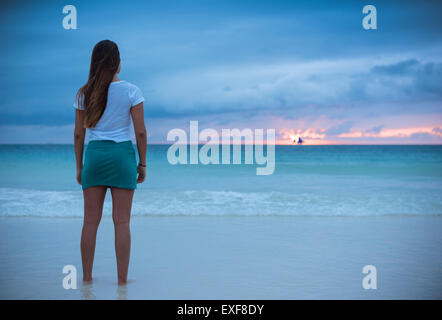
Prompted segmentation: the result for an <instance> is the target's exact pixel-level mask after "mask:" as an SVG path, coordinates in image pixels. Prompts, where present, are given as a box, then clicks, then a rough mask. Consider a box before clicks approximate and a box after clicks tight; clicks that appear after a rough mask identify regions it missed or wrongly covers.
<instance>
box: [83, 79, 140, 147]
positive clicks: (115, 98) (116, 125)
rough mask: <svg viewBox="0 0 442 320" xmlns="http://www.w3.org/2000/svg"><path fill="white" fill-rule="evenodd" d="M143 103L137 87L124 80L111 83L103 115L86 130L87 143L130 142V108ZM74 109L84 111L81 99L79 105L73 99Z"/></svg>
mask: <svg viewBox="0 0 442 320" xmlns="http://www.w3.org/2000/svg"><path fill="white" fill-rule="evenodd" d="M80 98H81V97H80ZM143 101H144V98H143V93H142V92H141V90H140V89H139V88H138V87H137V86H135V85H133V84H131V83H129V82H127V81H124V80H121V81H114V82H111V83H110V85H109V91H108V94H107V104H106V108H105V109H104V112H103V115H102V116H101V118H100V120H98V122H97V124H96V125H95V127H94V128H86V133H87V134H89V141H91V140H113V141H115V142H123V141H128V140H132V139H131V123H132V118H131V115H130V108H131V107H132V106H135V105H137V104H139V103H141V102H143ZM74 108H77V109H80V110H84V106H83V105H82V100H81V99H80V104H79V105H78V104H77V99H75V101H74Z"/></svg>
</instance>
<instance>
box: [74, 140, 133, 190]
mask: <svg viewBox="0 0 442 320" xmlns="http://www.w3.org/2000/svg"><path fill="white" fill-rule="evenodd" d="M81 186H82V188H83V190H84V189H87V188H89V187H93V186H108V187H117V188H123V189H136V188H137V159H136V156H135V149H134V147H133V145H132V141H123V142H115V141H112V140H92V141H89V143H88V145H87V147H86V152H85V158H84V165H83V170H82V172H81Z"/></svg>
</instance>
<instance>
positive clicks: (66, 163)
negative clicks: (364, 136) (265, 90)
mask: <svg viewBox="0 0 442 320" xmlns="http://www.w3.org/2000/svg"><path fill="white" fill-rule="evenodd" d="M168 148H169V146H167V145H149V146H148V159H147V161H148V168H147V176H148V177H147V180H146V182H145V183H144V184H142V185H138V189H137V191H136V193H135V198H134V207H133V214H134V215H141V216H142V215H287V216H291V215H295V216H374V215H380V216H382V215H442V198H441V188H442V146H276V151H275V159H276V166H275V172H274V174H273V175H269V176H257V175H256V168H257V167H258V166H259V165H245V164H242V165H202V164H198V165H191V164H188V165H171V164H169V163H168V161H167V150H168ZM0 175H1V177H2V178H1V180H0V216H44V217H51V216H66V217H70V216H82V214H83V212H82V209H83V203H82V191H81V186H79V185H78V184H77V183H76V181H75V156H74V149H73V145H2V146H0ZM106 214H110V194H108V196H107V198H106V202H105V215H106Z"/></svg>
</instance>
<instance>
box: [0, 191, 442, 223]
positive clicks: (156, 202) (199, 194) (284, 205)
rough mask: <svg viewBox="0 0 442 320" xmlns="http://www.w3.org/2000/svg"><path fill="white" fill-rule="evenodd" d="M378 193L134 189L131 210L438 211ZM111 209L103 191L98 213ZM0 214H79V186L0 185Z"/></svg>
mask: <svg viewBox="0 0 442 320" xmlns="http://www.w3.org/2000/svg"><path fill="white" fill-rule="evenodd" d="M389 200H390V199H389V197H387V196H384V197H383V196H382V195H377V197H376V198H373V197H371V199H369V198H368V197H357V196H353V197H349V196H346V197H343V198H336V195H330V194H327V195H324V194H321V193H308V192H306V193H296V194H295V193H285V192H237V191H214V190H191V191H162V192H160V191H152V190H142V189H139V190H137V191H136V192H135V195H134V201H133V207H132V215H133V216H222V215H229V216H232V215H233V216H361V217H362V216H386V215H388V216H391V215H412V216H413V215H416V216H423V215H442V210H441V208H442V203H441V202H440V198H439V200H438V201H434V199H433V200H431V199H430V200H431V201H430V200H429V199H418V198H415V199H406V198H404V199H402V200H401V199H395V201H394V202H391V201H389ZM111 214H112V202H111V194H110V192H109V191H108V193H107V195H106V199H105V202H104V208H103V215H104V216H110V215H111ZM0 216H1V217H25V216H29V217H82V216H83V194H82V192H81V191H43V190H32V189H15V188H0Z"/></svg>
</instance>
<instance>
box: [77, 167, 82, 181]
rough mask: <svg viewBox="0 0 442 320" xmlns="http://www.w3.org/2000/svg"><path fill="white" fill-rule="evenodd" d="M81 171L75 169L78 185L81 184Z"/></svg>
mask: <svg viewBox="0 0 442 320" xmlns="http://www.w3.org/2000/svg"><path fill="white" fill-rule="evenodd" d="M81 170H83V169H82V168H80V169H77V182H78V184H81Z"/></svg>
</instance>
